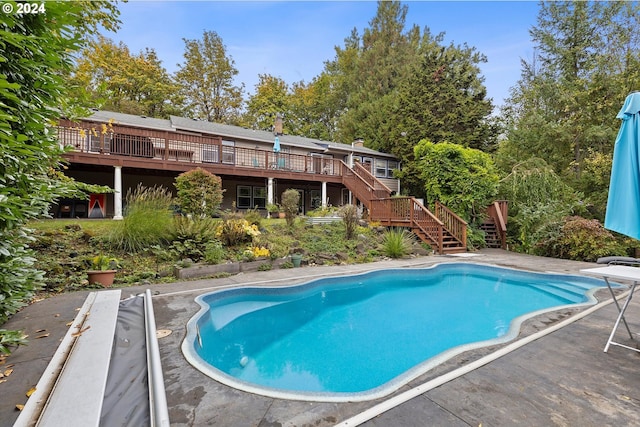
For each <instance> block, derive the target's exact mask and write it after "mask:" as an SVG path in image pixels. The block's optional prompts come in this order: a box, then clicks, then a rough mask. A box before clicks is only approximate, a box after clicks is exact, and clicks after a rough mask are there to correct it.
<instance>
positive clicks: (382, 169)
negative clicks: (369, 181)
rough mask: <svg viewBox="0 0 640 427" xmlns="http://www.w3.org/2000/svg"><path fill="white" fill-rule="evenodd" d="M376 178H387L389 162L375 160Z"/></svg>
mask: <svg viewBox="0 0 640 427" xmlns="http://www.w3.org/2000/svg"><path fill="white" fill-rule="evenodd" d="M375 167H376V176H377V177H378V178H386V177H387V161H386V160H382V159H376V160H375Z"/></svg>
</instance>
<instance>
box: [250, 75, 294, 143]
mask: <svg viewBox="0 0 640 427" xmlns="http://www.w3.org/2000/svg"><path fill="white" fill-rule="evenodd" d="M258 78H259V79H260V81H259V82H258V84H256V91H255V94H253V95H251V96H250V97H249V101H248V102H247V111H246V113H245V114H244V115H243V122H244V124H245V126H247V127H250V128H253V129H262V130H269V131H270V130H272V129H273V126H274V123H275V118H276V115H277V114H281V115H284V116H285V117H284V118H285V120H283V125H284V127H283V131H284V133H291V132H290V129H289V126H288V125H287V120H286V118H288V116H289V114H288V112H289V105H288V104H289V85H287V83H285V81H284V80H282V79H281V78H279V77H273V76H271V75H269V74H260V75H259V76H258Z"/></svg>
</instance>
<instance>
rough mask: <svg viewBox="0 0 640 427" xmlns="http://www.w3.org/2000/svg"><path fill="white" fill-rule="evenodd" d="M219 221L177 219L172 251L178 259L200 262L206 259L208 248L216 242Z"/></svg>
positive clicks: (209, 219) (182, 217) (171, 236)
mask: <svg viewBox="0 0 640 427" xmlns="http://www.w3.org/2000/svg"><path fill="white" fill-rule="evenodd" d="M216 227H217V220H214V219H212V218H188V217H184V216H180V217H175V218H174V220H173V230H172V232H171V235H170V239H171V244H170V246H169V247H170V249H171V251H172V252H173V253H174V254H175V258H176V259H182V258H191V259H192V260H193V261H195V262H198V261H200V260H202V259H203V258H205V257H206V246H207V244H209V243H210V242H213V241H216V240H217V239H216Z"/></svg>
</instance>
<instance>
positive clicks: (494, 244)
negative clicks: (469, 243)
mask: <svg viewBox="0 0 640 427" xmlns="http://www.w3.org/2000/svg"><path fill="white" fill-rule="evenodd" d="M480 230H482V231H483V232H484V242H485V244H486V245H487V247H488V248H501V247H502V242H501V241H500V237H499V236H498V228H497V227H496V223H495V221H494V220H493V218H487V219H486V220H485V222H483V223H482V224H481V225H480Z"/></svg>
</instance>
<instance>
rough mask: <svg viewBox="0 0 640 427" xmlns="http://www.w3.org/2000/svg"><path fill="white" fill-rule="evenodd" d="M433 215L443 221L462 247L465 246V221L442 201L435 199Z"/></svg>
mask: <svg viewBox="0 0 640 427" xmlns="http://www.w3.org/2000/svg"><path fill="white" fill-rule="evenodd" d="M434 211H435V216H436V217H437V218H438V219H439V220H440V221H442V222H443V224H444V227H445V228H446V229H447V231H449V233H450V234H451V235H452V236H453V237H454V238H455V239H456V240H457V241H458V242H459V243H460V244H461V245H462V246H464V247H467V222H466V221H465V220H463V219H462V218H460V217H459V216H458V215H456V214H455V213H454V212H453V211H452V210H450V209H449V208H447V207H446V206H445V205H443V204H442V203H440V202H438V201H436V203H435V209H434Z"/></svg>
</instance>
